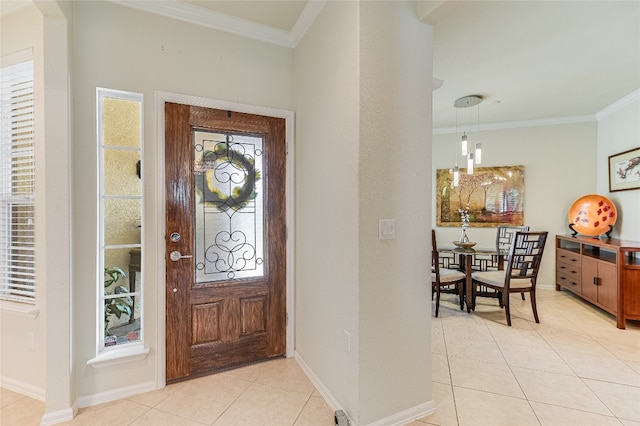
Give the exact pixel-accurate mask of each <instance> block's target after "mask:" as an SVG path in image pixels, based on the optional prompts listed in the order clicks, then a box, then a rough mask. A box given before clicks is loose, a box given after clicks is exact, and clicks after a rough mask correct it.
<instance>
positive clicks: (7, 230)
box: [0, 58, 36, 303]
mask: <svg viewBox="0 0 640 426" xmlns="http://www.w3.org/2000/svg"><path fill="white" fill-rule="evenodd" d="M3 59H4V58H3ZM3 62H5V61H4V60H3ZM0 114H1V120H0V121H1V123H0V132H1V139H0V298H1V299H5V300H12V301H17V302H26V303H35V266H36V265H35V223H34V221H35V215H34V213H35V211H34V201H35V153H34V94H33V60H32V59H30V60H26V61H21V62H19V63H15V64H12V65H9V66H2V67H0Z"/></svg>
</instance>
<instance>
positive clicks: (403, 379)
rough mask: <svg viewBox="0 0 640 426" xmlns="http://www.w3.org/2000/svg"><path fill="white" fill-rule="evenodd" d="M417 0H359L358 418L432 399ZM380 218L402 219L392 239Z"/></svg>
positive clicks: (427, 160) (426, 76)
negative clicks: (382, 231)
mask: <svg viewBox="0 0 640 426" xmlns="http://www.w3.org/2000/svg"><path fill="white" fill-rule="evenodd" d="M414 5H415V3H413V2H362V3H360V8H361V15H360V43H361V51H360V61H361V63H360V108H361V111H360V153H359V164H360V170H359V188H360V189H359V204H360V205H359V250H360V255H359V275H360V277H359V280H360V282H359V286H360V292H359V300H360V333H359V334H360V336H359V338H360V379H359V381H360V382H359V388H360V395H359V398H360V402H359V407H360V417H359V422H358V423H359V424H362V425H365V424H370V423H373V422H375V421H378V420H380V419H389V418H390V417H392V416H393V415H394V414H396V413H402V412H407V411H409V412H410V411H412V410H415V411H416V412H423V413H425V414H426V411H428V410H429V409H430V408H433V402H432V401H431V400H432V394H431V290H430V289H431V286H430V284H429V283H430V262H429V259H430V232H429V229H430V223H431V211H430V208H429V202H430V200H431V170H430V167H429V166H430V164H431V156H432V150H431V149H432V144H431V133H432V131H431V115H432V111H431V94H432V93H431V82H432V56H431V53H432V29H431V27H429V26H427V25H425V24H423V23H421V22H419V21H418V19H417V17H416V11H415V10H414V9H413V7H414ZM380 219H395V220H396V234H397V235H396V239H395V240H378V221H379V220H380ZM389 424H392V422H391V421H390V420H389Z"/></svg>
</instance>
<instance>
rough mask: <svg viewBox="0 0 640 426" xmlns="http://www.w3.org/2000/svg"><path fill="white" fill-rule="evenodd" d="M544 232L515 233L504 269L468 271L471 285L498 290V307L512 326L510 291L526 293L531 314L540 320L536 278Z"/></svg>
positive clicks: (545, 233) (543, 242) (545, 234)
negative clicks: (502, 310)
mask: <svg viewBox="0 0 640 426" xmlns="http://www.w3.org/2000/svg"><path fill="white" fill-rule="evenodd" d="M547 234H548V233H547V232H546V231H545V232H516V233H515V235H514V236H513V241H512V244H511V248H510V249H509V254H508V260H507V267H506V268H505V269H504V270H502V271H484V272H473V273H472V274H471V279H472V285H474V286H484V287H488V288H492V289H494V290H496V291H497V292H498V297H499V298H500V306H501V307H504V310H505V315H506V318H507V325H509V326H511V311H510V307H509V296H510V294H511V293H529V298H530V299H531V309H532V310H533V317H534V318H535V321H536V323H539V322H540V320H539V319H538V310H537V308H536V280H537V278H538V270H539V269H540V261H541V260H542V253H543V252H544V245H545V243H546V241H547ZM474 305H475V300H474Z"/></svg>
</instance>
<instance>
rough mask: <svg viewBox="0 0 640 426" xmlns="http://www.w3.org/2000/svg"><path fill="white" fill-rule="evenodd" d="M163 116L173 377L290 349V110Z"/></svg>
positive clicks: (171, 110)
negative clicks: (279, 114)
mask: <svg viewBox="0 0 640 426" xmlns="http://www.w3.org/2000/svg"><path fill="white" fill-rule="evenodd" d="M165 115H166V119H165V122H166V141H165V145H166V146H165V152H166V168H165V170H166V188H167V193H166V200H167V201H166V212H167V218H166V226H167V227H166V230H167V235H168V236H171V235H172V234H174V233H178V234H179V236H180V237H179V238H167V243H166V244H167V246H166V252H167V259H166V264H167V271H166V273H167V289H166V290H167V291H166V293H167V312H166V316H167V327H166V328H167V382H172V381H177V380H183V379H185V378H188V377H190V376H195V375H202V374H206V373H209V372H213V371H216V370H220V369H226V368H229V367H232V366H236V365H242V364H244V363H248V362H255V361H258V360H262V359H268V358H272V357H276V356H282V355H284V353H285V343H286V342H285V336H286V312H285V290H286V282H285V270H286V262H285V254H286V252H285V244H286V241H285V239H286V226H285V207H284V206H285V191H284V188H285V163H286V161H285V160H286V159H285V156H286V149H285V138H284V129H285V126H284V119H278V118H271V117H264V116H256V115H251V114H242V113H236V112H228V111H221V110H213V109H208V108H202V107H194V106H186V105H179V104H171V103H167V104H166V105H165ZM174 236H175V234H174ZM172 252H173V253H174V256H173V260H172V257H171V253H172ZM175 252H178V253H179V254H178V255H176V254H175ZM180 255H182V257H180Z"/></svg>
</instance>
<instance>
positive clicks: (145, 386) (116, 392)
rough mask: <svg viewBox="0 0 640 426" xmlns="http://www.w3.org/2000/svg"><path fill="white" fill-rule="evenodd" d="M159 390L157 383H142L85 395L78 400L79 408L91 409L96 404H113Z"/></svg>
mask: <svg viewBox="0 0 640 426" xmlns="http://www.w3.org/2000/svg"><path fill="white" fill-rule="evenodd" d="M156 389H158V387H157V386H156V382H155V381H153V382H146V383H140V384H137V385H133V386H127V387H125V388H118V389H113V390H110V391H107V392H100V393H94V394H91V395H85V396H81V397H80V398H78V407H80V408H84V407H90V406H92V405H96V404H102V403H104V402H111V401H115V400H117V399H122V398H128V397H130V396H131V395H136V394H139V393H144V392H151V391H154V390H156Z"/></svg>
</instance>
